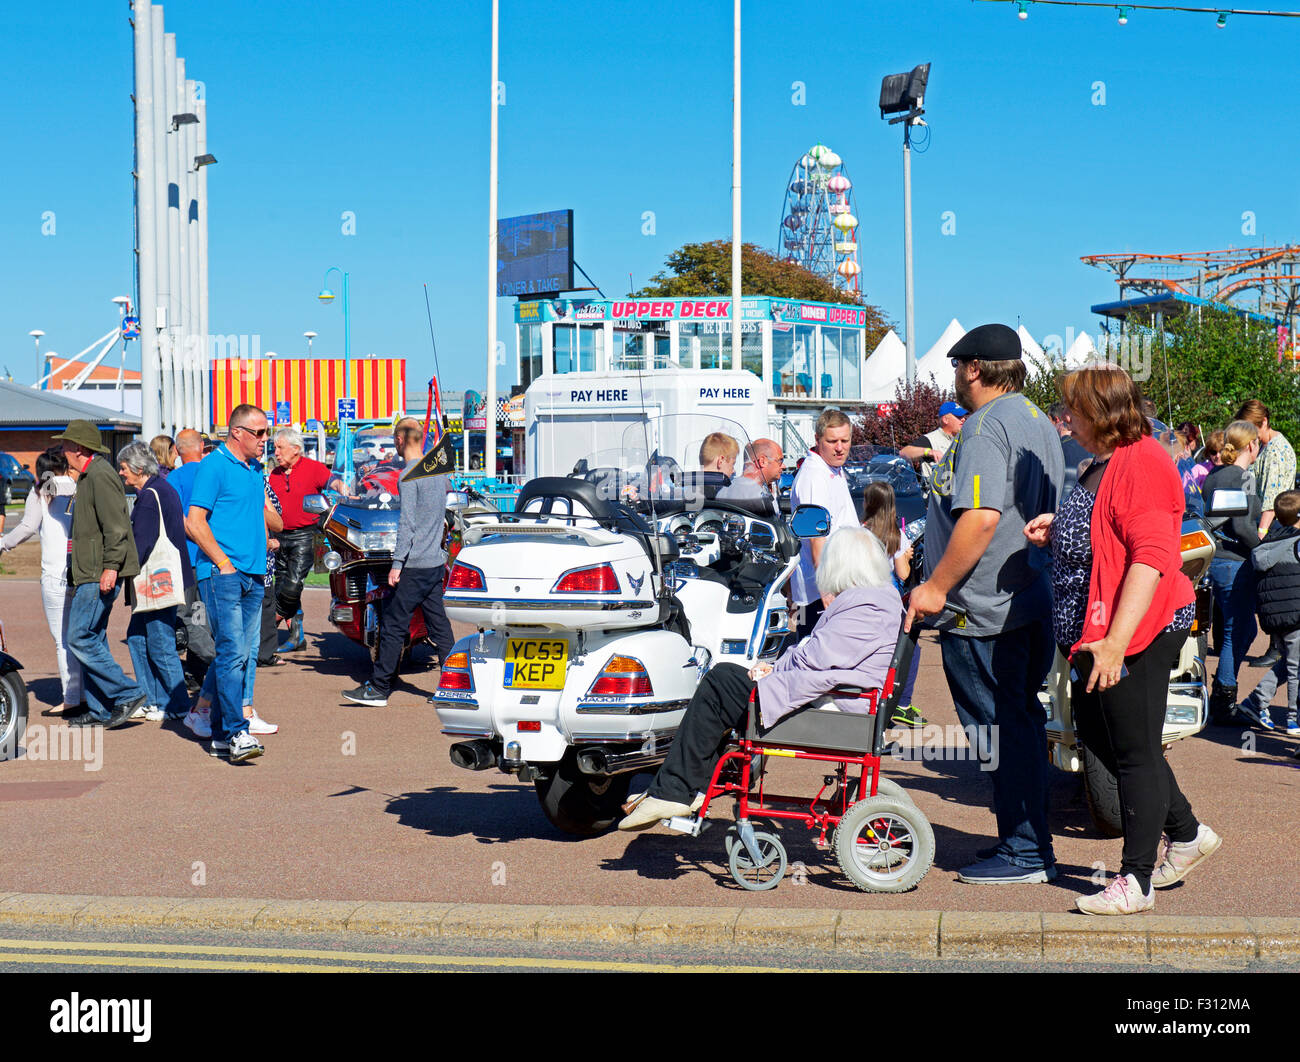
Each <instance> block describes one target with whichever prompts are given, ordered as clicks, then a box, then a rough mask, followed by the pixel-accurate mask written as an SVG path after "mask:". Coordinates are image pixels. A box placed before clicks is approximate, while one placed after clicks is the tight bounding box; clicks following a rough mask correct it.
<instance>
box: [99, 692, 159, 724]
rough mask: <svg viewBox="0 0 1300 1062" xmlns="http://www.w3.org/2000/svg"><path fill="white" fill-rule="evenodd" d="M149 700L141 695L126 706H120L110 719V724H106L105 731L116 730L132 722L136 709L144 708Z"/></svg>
mask: <svg viewBox="0 0 1300 1062" xmlns="http://www.w3.org/2000/svg"><path fill="white" fill-rule="evenodd" d="M148 699H149V698H148V697H146V696H145V695H144V694H141V695H140V696H139V697H137V698H136V699H135V700H133V701H128V702H127V703H126V704H119V705H118V706H117V708H116V709H115V710H114V711H113V714H112V715H110V716H109V717H108V722H106V723H105V724H104V729H105V730H116V729H117V728H118V727H119V726H123V725H124V724H126V723H128V722H130V720H131V717H132V716H133V715H135V712H136V709H137V708H142V707H143V706H144V703H145V702H146V701H147V700H148Z"/></svg>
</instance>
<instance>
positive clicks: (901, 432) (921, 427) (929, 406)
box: [853, 377, 953, 450]
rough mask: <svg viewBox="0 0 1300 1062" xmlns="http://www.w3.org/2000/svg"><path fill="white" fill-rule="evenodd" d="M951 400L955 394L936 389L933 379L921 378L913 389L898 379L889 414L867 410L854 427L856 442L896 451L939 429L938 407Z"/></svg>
mask: <svg viewBox="0 0 1300 1062" xmlns="http://www.w3.org/2000/svg"><path fill="white" fill-rule="evenodd" d="M951 398H953V394H952V392H950V391H944V390H941V389H940V388H939V387H937V386H936V385H935V383H934V378H933V377H931V378H929V379H927V380H921V379H919V378H918V379H917V381H916V383H914V384H913V385H912V386H911V387H908V386H907V381H906V380H899V381H898V384H897V386H896V387H895V388H894V399H893V401H892V402H890V403H889V412H888V414H887V415H882V414H881V412H880V410H879V409H878V408H877V409H868V410H864V411H863V412H862V413H861V414H860V415H859V417H858V419H857V421H856V422H855V423H854V425H853V442H854V443H855V444H858V443H871V444H872V445H874V446H881V447H888V448H889V449H894V450H897V449H899V448H900V447H903V446H906V445H907V444H908V443H909V442H911V441H912V440H913V439H915V438H918V437H919V436H922V435H924V434H925V433H926V432H930V431H934V429H935V428H937V427H938V426H939V406H940V405H942V404H943V403H944V402H946V401H948V400H949V399H951Z"/></svg>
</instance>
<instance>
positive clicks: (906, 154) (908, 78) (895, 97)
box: [880, 5, 1023, 387]
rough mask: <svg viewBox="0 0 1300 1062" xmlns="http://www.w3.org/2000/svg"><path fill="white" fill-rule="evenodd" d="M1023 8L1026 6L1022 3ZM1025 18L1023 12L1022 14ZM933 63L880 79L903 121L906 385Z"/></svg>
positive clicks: (912, 367) (912, 366) (886, 105)
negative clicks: (917, 128) (916, 184)
mask: <svg viewBox="0 0 1300 1062" xmlns="http://www.w3.org/2000/svg"><path fill="white" fill-rule="evenodd" d="M1022 10H1023V5H1022ZM1022 17H1023V14H1022ZM929 79H930V64H929V63H921V64H919V65H917V66H914V67H912V69H911V71H910V72H909V73H906V74H889V75H888V76H887V77H885V78H884V80H882V81H881V82H880V117H881V118H884V117H885V115H887V114H897V115H898V117H897V118H890V119H889V124H890V125H897V124H898V123H899V122H902V123H903V285H904V299H905V304H906V322H907V323H906V328H907V386H908V387H911V386H912V385H913V384H914V383H916V321H915V313H914V308H913V305H912V134H911V128H912V126H914V125H925V121H924V119H922V117H921V115H923V114H924V113H925V108H924V107H923V106H922V104H923V103H924V102H925V85H926V82H927V81H929Z"/></svg>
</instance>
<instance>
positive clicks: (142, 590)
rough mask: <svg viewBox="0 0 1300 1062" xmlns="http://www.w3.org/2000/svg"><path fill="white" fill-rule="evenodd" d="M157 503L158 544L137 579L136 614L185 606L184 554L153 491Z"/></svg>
mask: <svg viewBox="0 0 1300 1062" xmlns="http://www.w3.org/2000/svg"><path fill="white" fill-rule="evenodd" d="M149 493H151V494H152V495H153V498H154V501H155V502H157V504H158V541H157V542H155V543H154V545H153V549H151V550H150V551H149V557H148V559H147V560H146V561H145V562H144V564H142V565H141V566H140V574H139V575H137V576H136V577H135V582H134V585H135V611H136V612H157V611H158V610H159V609H160V608H169V607H171V606H172V605H183V604H185V585H184V577H183V574H182V572H183V569H182V568H181V551H180V550H178V549H177V548H176V547H175V546H174V545H172V541H171V539H169V538H168V537H167V528H166V526H165V525H164V523H163V511H162V499H161V498H160V497H158V492H157V491H156V490H153V489H150V492H149Z"/></svg>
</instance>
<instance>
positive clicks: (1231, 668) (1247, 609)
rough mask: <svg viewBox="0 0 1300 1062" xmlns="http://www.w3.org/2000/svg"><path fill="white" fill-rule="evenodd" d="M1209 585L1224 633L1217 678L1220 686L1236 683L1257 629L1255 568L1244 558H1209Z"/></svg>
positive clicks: (1215, 679) (1216, 673) (1215, 676)
mask: <svg viewBox="0 0 1300 1062" xmlns="http://www.w3.org/2000/svg"><path fill="white" fill-rule="evenodd" d="M1210 585H1211V586H1212V587H1213V588H1214V602H1215V604H1217V605H1218V606H1219V611H1220V612H1222V613H1223V637H1222V639H1221V640H1220V642H1219V667H1218V670H1217V671H1216V672H1215V674H1214V681H1215V682H1217V683H1218V684H1219V685H1220V686H1234V687H1235V686H1236V685H1237V672H1238V671H1239V670H1240V669H1241V665H1242V664H1243V663H1245V660H1246V653H1247V652H1248V651H1249V649H1250V643H1251V642H1253V641H1254V640H1255V635H1256V634H1257V633H1258V628H1257V627H1256V625H1255V570H1254V569H1253V568H1252V567H1251V566H1250V565H1249V564H1247V563H1246V562H1245V561H1239V560H1233V559H1232V558H1230V557H1215V558H1214V560H1212V561H1211V562H1210Z"/></svg>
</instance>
